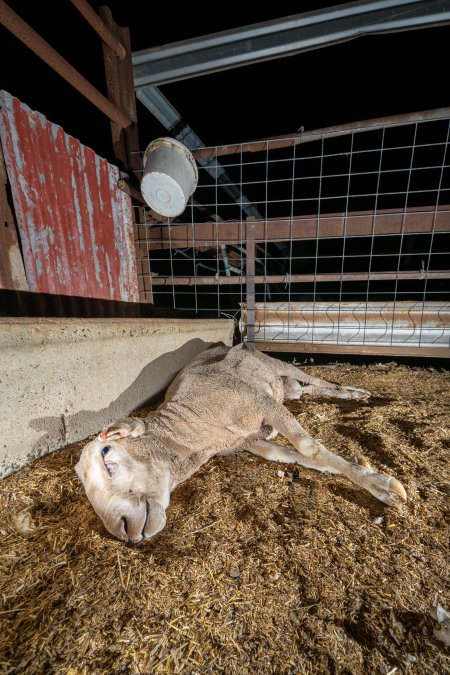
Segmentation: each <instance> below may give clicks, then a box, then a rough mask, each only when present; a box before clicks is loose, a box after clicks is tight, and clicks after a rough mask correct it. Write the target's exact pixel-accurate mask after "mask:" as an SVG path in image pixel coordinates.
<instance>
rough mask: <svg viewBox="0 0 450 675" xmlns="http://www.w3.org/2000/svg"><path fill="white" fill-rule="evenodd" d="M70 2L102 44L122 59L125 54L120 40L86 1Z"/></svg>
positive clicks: (74, 0) (71, 0)
mask: <svg viewBox="0 0 450 675" xmlns="http://www.w3.org/2000/svg"><path fill="white" fill-rule="evenodd" d="M70 2H71V3H72V5H74V6H75V7H76V8H77V10H78V11H79V12H80V14H81V15H82V16H84V18H85V19H86V21H87V22H88V24H89V25H90V26H91V27H92V28H93V29H94V30H95V32H96V33H97V35H99V36H100V38H101V39H102V40H103V42H104V43H105V44H107V45H108V47H110V49H112V50H113V51H114V52H115V53H116V54H117V56H118V57H119V59H121V60H122V59H124V58H125V56H126V54H127V51H126V49H125V47H124V46H123V44H122V43H121V42H120V40H118V39H117V38H116V36H115V35H113V34H112V33H111V31H110V30H109V28H108V26H107V25H106V23H105V22H104V21H103V20H102V19H101V17H99V15H98V14H97V12H96V11H95V10H94V9H93V8H92V7H91V5H90V4H89V3H88V2H87V0H70Z"/></svg>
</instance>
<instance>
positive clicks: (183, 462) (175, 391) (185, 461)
mask: <svg viewBox="0 0 450 675" xmlns="http://www.w3.org/2000/svg"><path fill="white" fill-rule="evenodd" d="M303 394H317V395H320V396H332V397H336V398H344V399H362V400H364V399H367V398H369V396H370V394H369V392H367V391H364V390H363V389H354V388H351V387H341V386H339V385H336V384H332V383H330V382H326V381H325V380H322V379H319V378H315V377H312V376H310V375H308V374H307V373H304V372H303V371H301V370H299V369H298V368H296V367H294V366H292V365H290V364H288V363H284V362H283V361H279V360H277V359H273V358H271V357H269V356H267V355H265V354H262V353H260V352H252V351H249V350H247V349H246V348H245V347H242V346H241V345H239V346H236V347H233V348H231V349H230V348H228V347H225V346H224V345H221V346H218V347H213V348H211V349H208V350H206V351H204V352H202V353H201V354H200V355H199V356H197V357H196V358H195V359H194V360H193V361H192V362H191V363H189V364H188V365H187V366H186V367H185V368H184V369H183V370H182V371H181V372H180V373H179V374H178V375H177V377H176V378H175V380H174V381H173V382H172V384H171V385H170V387H169V389H168V391H167V394H166V397H165V400H164V402H163V403H162V404H161V405H160V407H159V408H158V409H157V410H156V411H154V412H152V413H150V414H149V415H148V416H147V418H146V419H144V420H142V419H137V418H134V417H127V418H125V419H123V420H120V421H118V422H116V423H115V424H113V425H112V426H109V427H107V428H105V429H104V430H103V431H102V432H101V434H100V435H99V436H98V437H97V438H96V439H95V440H93V441H91V442H90V443H88V444H87V445H86V446H85V448H84V449H83V451H82V453H81V457H80V460H79V462H78V463H77V465H76V466H75V471H76V472H77V475H78V477H79V479H80V480H81V482H82V483H83V486H84V489H85V491H86V495H87V497H88V499H89V501H90V502H91V504H92V506H93V507H94V510H95V511H96V513H97V515H98V516H99V517H100V518H101V520H102V521H103V523H104V525H105V527H106V529H107V530H108V531H109V532H110V533H111V534H113V535H114V536H116V537H118V538H119V539H122V540H124V541H131V542H139V541H141V540H142V539H143V538H144V537H145V538H149V537H153V536H154V535H155V534H157V533H158V532H160V531H161V530H162V529H163V528H164V526H165V524H166V509H167V507H168V506H169V501H170V493H171V492H172V491H173V490H174V489H175V488H176V487H177V485H179V484H180V483H181V482H183V481H185V480H186V479H187V478H189V477H190V476H192V474H194V473H195V472H196V471H197V470H198V469H199V468H200V467H201V466H202V465H203V464H205V463H206V462H207V461H208V460H209V459H210V458H211V457H214V456H215V455H227V454H232V453H235V452H238V451H241V450H247V451H248V452H251V453H253V454H255V455H259V456H261V457H264V458H265V459H269V460H272V461H275V462H286V463H297V464H300V465H301V466H305V467H308V468H311V469H317V471H328V472H330V473H335V474H343V475H345V476H347V478H349V479H350V480H351V481H352V482H353V483H355V484H356V485H359V486H360V487H362V488H364V489H365V490H367V491H368V492H370V493H371V494H372V495H374V496H375V497H376V498H377V499H379V500H381V501H382V502H384V503H385V504H387V505H388V506H394V507H400V506H401V505H402V503H404V502H405V501H406V492H405V490H404V488H403V486H402V484H401V483H400V482H399V481H398V480H396V479H395V478H393V477H391V476H387V475H385V474H381V473H376V472H375V471H374V470H373V469H372V468H371V467H370V466H362V465H360V464H354V463H351V462H348V461H347V460H345V459H343V458H342V457H340V456H339V455H336V454H334V453H332V452H330V451H329V450H327V448H326V447H325V446H324V445H323V444H322V443H320V442H319V441H317V440H315V439H313V438H312V437H311V436H310V435H309V433H308V432H307V431H306V430H305V429H304V428H303V427H302V426H301V425H300V424H299V422H298V421H297V420H296V418H295V417H294V416H293V415H292V414H291V413H290V412H289V411H288V410H287V408H285V407H284V405H283V400H284V399H294V398H299V397H300V396H301V395H303ZM277 433H280V434H282V435H283V436H284V437H285V438H286V439H287V440H288V441H290V443H291V444H292V446H291V447H284V446H280V445H276V444H274V443H271V442H270V440H271V439H273V438H274V436H276V435H277Z"/></svg>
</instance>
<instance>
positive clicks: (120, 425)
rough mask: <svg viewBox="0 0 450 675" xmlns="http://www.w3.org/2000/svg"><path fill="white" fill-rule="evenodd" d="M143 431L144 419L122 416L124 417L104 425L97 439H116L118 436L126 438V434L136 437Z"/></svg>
mask: <svg viewBox="0 0 450 675" xmlns="http://www.w3.org/2000/svg"><path fill="white" fill-rule="evenodd" d="M144 433H145V423H144V420H140V419H138V418H137V417H124V419H122V420H118V421H117V422H114V424H111V425H110V426H109V427H105V428H104V429H103V431H102V432H101V433H100V434H99V439H100V440H101V441H117V440H118V439H119V438H127V437H128V436H131V437H132V438H138V437H139V436H142V434H144Z"/></svg>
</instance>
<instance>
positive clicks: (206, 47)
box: [133, 0, 450, 89]
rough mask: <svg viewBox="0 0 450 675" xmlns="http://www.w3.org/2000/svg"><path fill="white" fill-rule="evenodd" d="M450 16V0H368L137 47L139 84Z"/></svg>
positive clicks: (135, 64) (212, 70)
mask: <svg viewBox="0 0 450 675" xmlns="http://www.w3.org/2000/svg"><path fill="white" fill-rule="evenodd" d="M449 21H450V3H449V1H448V0H366V1H365V2H361V1H359V2H351V3H348V4H345V5H337V6H335V7H326V8H324V9H319V10H314V11H312V12H306V13H304V14H296V15H293V16H287V17H283V18H281V19H274V20H272V21H266V22H264V23H257V24H253V25H250V26H243V27H240V28H236V29H233V30H228V31H223V32H220V33H214V34H212V35H204V36H202V37H198V38H193V39H190V40H184V41H182V42H176V43H174V44H169V45H163V46H162V47H154V48H151V49H145V50H142V51H138V52H134V53H133V73H134V84H135V87H136V89H139V88H141V87H146V86H159V85H161V84H166V83H168V82H176V81H178V80H183V79H187V78H190V77H198V76H200V75H206V74H208V73H215V72H219V71H222V70H228V69H230V68H237V67H240V66H244V65H249V64H252V63H258V62H262V61H268V60H270V59H276V58H281V57H286V56H293V55H294V54H300V53H301V52H306V51H309V50H312V49H317V48H319V47H325V46H327V45H335V44H338V43H340V42H344V41H348V40H352V39H355V38H358V37H361V36H363V35H373V34H377V33H378V34H380V33H386V32H394V31H400V30H414V29H418V28H425V27H428V26H437V25H441V24H445V23H447V22H449Z"/></svg>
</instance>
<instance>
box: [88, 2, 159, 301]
mask: <svg viewBox="0 0 450 675" xmlns="http://www.w3.org/2000/svg"><path fill="white" fill-rule="evenodd" d="M100 19H101V20H102V21H103V23H104V25H106V27H107V29H108V30H109V32H110V33H111V34H112V35H113V36H114V37H116V38H117V40H118V41H119V42H120V44H121V45H122V46H123V47H124V49H125V56H124V57H123V58H121V57H120V55H118V54H117V52H116V51H115V50H114V49H113V48H112V47H111V46H110V45H109V44H107V43H105V42H103V62H104V66H105V76H106V86H107V89H108V98H109V100H110V101H111V102H112V103H113V104H114V105H115V106H117V107H118V108H119V109H120V110H122V112H123V113H124V114H125V115H127V117H129V118H130V119H131V120H132V121H133V123H132V125H131V126H129V127H128V128H127V129H124V128H121V127H120V126H119V125H117V124H115V123H114V122H113V121H111V137H112V144H113V150H114V155H115V156H116V158H117V160H118V161H119V162H120V164H121V165H122V167H123V168H124V169H125V170H126V171H127V173H128V176H129V177H128V190H126V184H125V182H124V181H123V180H121V181H120V187H121V189H125V190H126V191H127V192H128V194H129V195H130V196H131V198H132V199H133V200H134V201H135V202H138V203H139V204H142V201H143V200H142V197H141V194H140V190H139V183H140V181H139V179H138V174H137V173H136V172H137V171H139V170H140V169H142V164H141V156H140V153H139V135H138V126H137V112H136V97H135V93H134V81H133V65H132V62H131V43H130V31H129V29H128V28H126V27H122V26H118V25H117V24H116V22H115V21H114V19H113V17H112V13H111V10H110V9H109V7H106V6H102V7H100ZM134 215H135V218H134V219H135V222H136V225H135V227H134V230H135V248H136V263H137V267H138V281H139V295H140V299H141V301H144V302H150V303H151V302H153V295H152V283H151V274H148V276H145V278H144V277H143V275H141V274H140V271H141V269H142V266H143V265H145V264H146V263H147V262H148V250H147V252H145V250H144V249H143V248H142V247H141V246H139V245H138V242H137V232H138V230H139V224H140V223H142V209H141V208H139V209H134Z"/></svg>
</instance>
